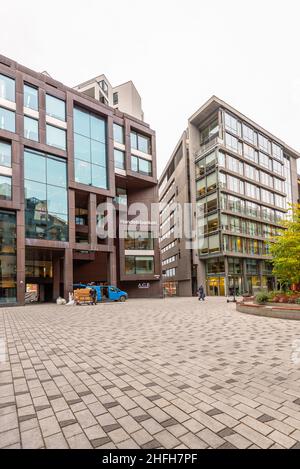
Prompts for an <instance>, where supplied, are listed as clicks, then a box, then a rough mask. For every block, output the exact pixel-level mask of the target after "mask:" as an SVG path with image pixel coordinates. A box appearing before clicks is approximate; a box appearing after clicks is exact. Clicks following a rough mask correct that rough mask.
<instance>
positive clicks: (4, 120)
mask: <svg viewBox="0 0 300 469" xmlns="http://www.w3.org/2000/svg"><path fill="white" fill-rule="evenodd" d="M0 129H2V130H8V131H9V132H15V131H16V118H15V113H14V112H13V111H9V110H8V109H4V108H3V107H0Z"/></svg>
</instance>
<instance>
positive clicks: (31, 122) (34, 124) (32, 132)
mask: <svg viewBox="0 0 300 469" xmlns="http://www.w3.org/2000/svg"><path fill="white" fill-rule="evenodd" d="M24 137H25V138H28V139H29V140H34V141H36V142H38V141H39V121H38V120H36V119H32V117H28V116H24Z"/></svg>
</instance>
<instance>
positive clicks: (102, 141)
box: [74, 108, 107, 189]
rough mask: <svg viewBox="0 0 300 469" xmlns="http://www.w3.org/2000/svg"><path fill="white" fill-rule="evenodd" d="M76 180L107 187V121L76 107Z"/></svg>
mask: <svg viewBox="0 0 300 469" xmlns="http://www.w3.org/2000/svg"><path fill="white" fill-rule="evenodd" d="M74 156H75V180H76V182H80V183H81V184H86V185H89V186H94V187H100V188H103V189H107V150H106V121H105V119H103V118H102V117H99V116H96V115H94V114H91V113H89V112H86V111H83V110H81V109H78V108H77V109H76V108H75V109H74Z"/></svg>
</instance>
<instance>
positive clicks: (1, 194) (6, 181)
mask: <svg viewBox="0 0 300 469" xmlns="http://www.w3.org/2000/svg"><path fill="white" fill-rule="evenodd" d="M11 197H12V192H11V177H9V176H1V175H0V200H11Z"/></svg>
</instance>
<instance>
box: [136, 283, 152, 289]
mask: <svg viewBox="0 0 300 469" xmlns="http://www.w3.org/2000/svg"><path fill="white" fill-rule="evenodd" d="M138 287H139V288H150V283H149V282H142V283H139V284H138Z"/></svg>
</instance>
